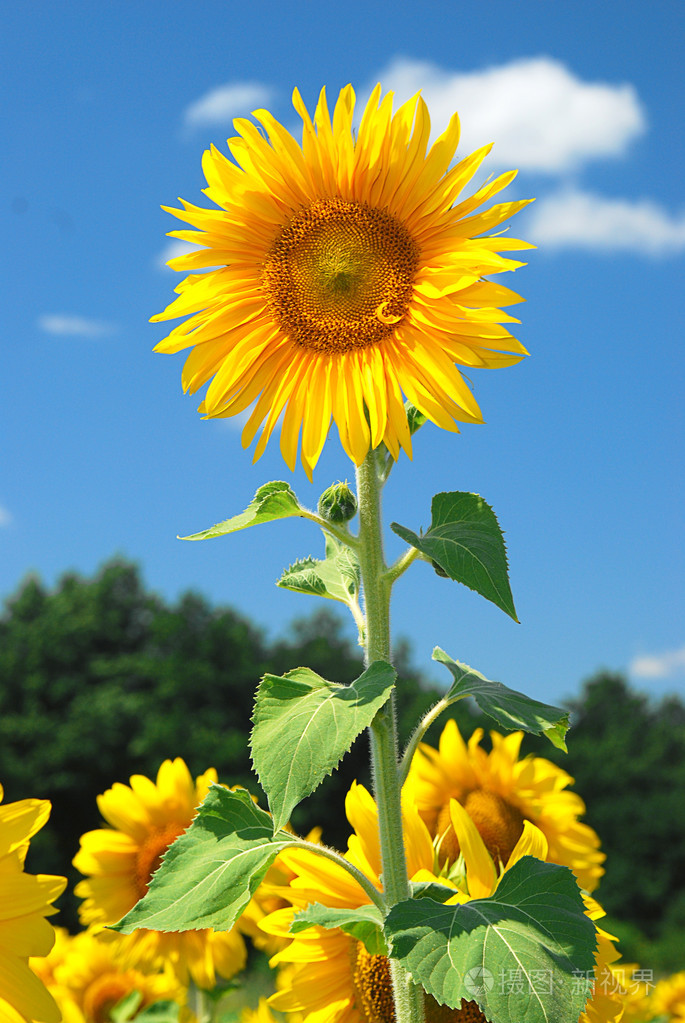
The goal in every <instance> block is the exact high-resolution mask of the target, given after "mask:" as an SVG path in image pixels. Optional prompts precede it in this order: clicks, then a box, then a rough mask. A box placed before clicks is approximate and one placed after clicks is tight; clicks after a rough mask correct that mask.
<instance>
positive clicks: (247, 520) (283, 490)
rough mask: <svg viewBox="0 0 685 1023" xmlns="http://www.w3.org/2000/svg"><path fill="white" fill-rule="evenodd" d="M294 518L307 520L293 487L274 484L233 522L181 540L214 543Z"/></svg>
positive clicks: (262, 492)
mask: <svg viewBox="0 0 685 1023" xmlns="http://www.w3.org/2000/svg"><path fill="white" fill-rule="evenodd" d="M293 515H300V516H303V517H305V518H306V517H307V515H306V513H305V509H304V508H302V507H301V506H300V502H299V501H298V500H297V497H296V496H295V493H294V491H293V490H292V489H291V487H290V486H289V484H287V483H283V482H282V481H281V480H274V481H273V482H272V483H265V484H264V486H263V487H260V488H259V490H258V491H257V493H256V494H255V496H254V497H253V498H252V500H251V501H250V503H249V504H248V506H247V508H246V509H245V511H244V512H241V513H240V515H234V516H233V518H232V519H226V520H225V521H224V522H217V524H216V525H215V526H210V528H209V529H203V530H202V532H200V533H192V534H191V536H182V537H181V540H212V539H213V538H214V537H215V536H225V535H226V533H236V532H237V531H238V530H239V529H247V527H248V526H259V525H260V524H261V523H262V522H272V521H273V520H274V519H287V518H290V517H291V516H293Z"/></svg>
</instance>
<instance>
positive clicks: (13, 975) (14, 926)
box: [0, 785, 67, 1023]
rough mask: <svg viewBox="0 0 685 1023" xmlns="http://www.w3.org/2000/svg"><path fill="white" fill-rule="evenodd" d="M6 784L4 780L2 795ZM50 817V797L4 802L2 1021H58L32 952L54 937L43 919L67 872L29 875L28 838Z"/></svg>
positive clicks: (0, 844) (0, 810)
mask: <svg viewBox="0 0 685 1023" xmlns="http://www.w3.org/2000/svg"><path fill="white" fill-rule="evenodd" d="M2 797H3V789H2V786H1V785H0V800H2ZM49 816H50V803H49V802H48V801H47V800H46V799H20V800H19V801H18V802H16V803H7V804H6V805H5V806H0V1021H2V1023H25V1021H36V1023H58V1021H59V1019H60V1012H59V1009H58V1008H57V1005H56V1003H55V1001H54V999H53V998H52V995H50V994H49V993H48V991H47V989H46V988H45V985H44V984H43V983H42V981H40V980H39V979H38V977H36V976H35V974H34V973H33V972H32V971H31V969H30V967H29V964H28V959H29V956H46V955H47V954H48V953H49V951H50V949H51V948H52V946H53V944H54V941H55V932H54V928H53V927H52V925H51V924H50V923H49V922H48V921H47V920H46V919H45V918H46V917H48V916H51V915H52V914H53V913H56V912H57V910H56V909H55V908H54V907H53V906H52V903H53V902H54V901H55V899H56V898H58V896H60V895H61V894H62V892H63V891H64V889H65V887H66V884H67V880H66V878H65V877H54V876H52V875H51V874H27V873H25V872H24V861H25V859H26V853H27V851H28V847H29V842H30V840H31V839H32V838H33V836H34V835H35V834H36V832H37V831H39V830H40V829H41V828H42V827H43V825H44V824H45V822H46V821H47V819H48V817H49Z"/></svg>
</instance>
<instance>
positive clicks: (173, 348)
mask: <svg viewBox="0 0 685 1023" xmlns="http://www.w3.org/2000/svg"><path fill="white" fill-rule="evenodd" d="M392 103H393V94H392V93H388V94H387V95H386V96H385V97H383V98H381V87H380V85H378V86H377V87H376V88H375V89H374V91H373V93H372V94H371V98H370V99H369V101H368V103H367V105H366V108H365V110H364V112H363V114H362V116H361V120H360V121H359V127H358V128H357V129H356V130H354V129H353V121H354V107H355V94H354V90H353V89H352V87H351V86H349V85H348V86H347V87H346V88H344V89H342V91H341V92H340V95H339V97H338V100H337V102H336V104H335V109H334V111H333V116H332V118H331V115H330V113H329V109H328V105H327V101H326V94H325V91H324V90H322V92H321V95H320V97H319V102H318V104H317V107H316V111H315V113H314V118H313V119H312V118H311V117H310V115H309V113H308V112H307V109H306V107H305V105H304V103H303V101H302V99H301V97H300V94H299V92H298V91H297V90H295V92H294V94H293V104H294V106H295V109H296V111H297V113H298V114H299V115H300V117H301V118H302V122H303V130H302V144H301V145H300V144H299V143H298V142H296V140H295V139H294V138H293V137H292V136H291V135H290V134H289V133H288V132H287V131H286V130H285V128H284V127H283V126H282V125H281V124H279V123H278V121H277V120H276V119H275V118H274V117H273V116H272V115H271V114H270V113H269V112H268V111H266V110H256V111H255V112H254V117H255V118H256V119H257V121H258V122H259V123H260V125H261V126H262V128H263V133H262V131H260V129H259V128H257V127H256V126H255V125H254V124H253V123H252V122H251V121H248V120H246V119H239V120H236V121H234V127H235V130H236V132H237V136H236V137H235V138H231V139H229V140H228V147H229V150H230V153H231V155H232V157H233V159H234V161H235V162H231V161H230V160H228V159H227V158H226V157H225V156H223V155H222V154H221V153H220V152H219V151H218V150H217V149H216V148H214V147H212V148H211V149H210V150H208V151H207V152H205V154H204V158H203V170H204V173H205V177H206V179H207V182H208V186H209V187H208V188H206V189H205V194H206V195H207V196H208V198H209V199H211V200H212V202H214V203H216V205H217V206H218V207H219V208H218V209H203V208H200V207H197V206H194V205H192V204H191V203H188V202H185V201H184V200H181V202H182V203H183V209H182V210H175V209H169V208H168V207H165V209H169V212H170V213H173V214H174V215H175V216H177V217H179V218H180V219H181V220H184V221H186V222H187V223H188V224H191V225H192V226H193V227H194V228H197V229H198V230H197V231H187V230H184V231H174V232H170V233H171V235H172V237H175V238H180V239H182V240H184V241H188V242H191V243H193V244H196V245H201V246H204V248H203V249H201V250H199V251H196V252H192V253H191V254H189V255H186V256H180V257H178V258H176V259H172V260H170V261H169V266H171V267H172V268H173V269H175V270H181V271H194V270H198V269H202V268H204V267H211V268H212V269H209V270H207V271H206V272H205V273H201V274H194V273H191V274H189V276H188V277H186V278H185V280H184V281H182V282H181V284H179V286H178V287H177V288H176V291H177V292H178V293H179V297H178V298H177V299H176V300H175V301H174V302H173V303H172V304H171V305H170V306H169V307H168V308H167V309H166V310H165V311H164V312H163V313H160V314H159V315H157V316H154V317H153V318H152V319H153V321H159V320H165V319H172V318H175V317H178V316H185V315H187V314H191V315H190V318H189V319H187V320H186V321H185V322H183V323H181V324H180V325H178V326H176V327H175V328H174V329H173V330H172V332H171V334H170V335H169V336H168V337H167V338H165V339H164V340H163V341H161V342H160V343H159V344H158V345H157V348H156V351H160V352H166V353H173V352H178V351H181V350H182V349H184V348H189V347H192V349H193V350H192V352H191V353H190V355H189V356H188V358H187V360H186V363H185V367H184V370H183V386H184V388H185V390H187V391H190V392H191V393H192V392H195V391H196V390H197V389H198V388H200V387H201V386H202V385H203V384H205V383H207V381H208V380H210V379H211V378H213V380H212V382H211V384H210V385H209V388H208V389H207V392H206V395H205V398H204V401H203V402H202V404H201V405H200V409H199V411H201V412H203V413H204V414H205V415H206V416H207V417H208V418H216V417H223V416H233V415H236V414H238V413H240V412H243V411H245V410H246V409H247V408H249V407H250V406H251V405H252V404H253V403H254V402H256V404H255V407H254V409H253V411H252V413H251V415H250V417H249V419H248V421H247V424H246V426H245V428H244V430H243V437H242V439H243V446H245V447H247V446H248V445H249V444H251V442H252V440H253V439H254V437H255V435H256V433H257V430H258V429H259V427H260V426H261V424H262V423H264V428H263V430H262V434H261V437H260V440H259V442H258V444H257V447H256V451H255V460H256V459H257V458H259V457H260V456H261V455H262V453H263V451H264V448H265V446H266V443H267V441H268V439H269V437H270V436H271V434H272V432H273V430H274V427H275V426H276V423H277V422H278V420H279V418H280V417H281V414H283V421H282V427H281V451H282V454H283V457H284V459H285V461H286V463H287V464H288V465H289V466H290V468H291V469H294V467H295V462H296V459H297V447H298V437H299V433H300V428H301V429H302V444H301V459H302V464H303V466H304V468H305V471H306V472H307V474H308V475H309V476H310V478H311V472H312V469H313V468H314V466H315V465H316V462H317V460H318V458H319V456H320V454H321V450H322V448H323V445H324V442H325V439H326V436H327V433H328V429H329V426H330V421H331V417H332V418H333V420H334V421H335V422H336V424H337V426H338V431H339V433H340V439H341V442H342V445H343V447H344V449H345V451H346V452H347V454H348V455H349V456H350V458H351V459H352V460H353V461H354V462H355V463H357V464H359V463H360V462H362V461H363V459H364V456H365V455H366V453H367V451H368V450H369V447H372V448H375V447H377V446H378V445H379V444H380V443H381V441H384V442H385V444H386V445H387V447H388V449H389V450H390V452H391V453H392V455H393V457H394V458H397V457H398V455H399V450H400V448H403V449H404V450H405V451H406V452H407V454H409V455H411V440H410V435H409V427H408V424H407V416H406V412H405V409H404V405H403V397H402V395H403V393H404V394H405V395H406V396H407V398H409V400H410V401H411V402H413V404H414V405H415V406H416V407H417V408H418V409H420V410H421V411H422V412H423V413H424V414H425V415H426V416H427V417H428V418H429V419H430V420H431V421H432V422H434V423H436V424H437V425H438V426H441V427H443V428H444V429H447V430H453V431H456V430H457V429H458V427H457V425H456V423H457V422H467V423H480V422H482V416H481V412H480V409H479V408H478V405H477V404H476V401H475V400H474V398H473V396H472V394H471V392H470V391H469V388H468V387H467V386H466V384H465V382H464V379H463V377H462V375H461V373H460V371H459V370H458V369H457V368H456V367H457V366H463V367H467V368H469V369H471V368H474V367H496V366H510V365H512V364H513V363H515V362H518V361H519V360H520V359H521V358H522V356H524V355H526V354H527V352H526V349H525V348H524V347H523V345H522V344H521V343H520V342H519V341H517V340H516V339H515V338H514V337H512V335H511V334H510V333H509V331H508V330H507V329H506V327H504V326H502V324H503V323H508V322H513V323H517V322H518V321H517V320H515V319H514V318H513V317H511V316H510V315H508V314H507V313H505V312H502V311H501V308H500V307H501V306H507V305H511V304H513V303H516V302H519V301H521V299H520V297H519V296H518V295H516V294H515V293H514V292H512V291H510V290H509V289H508V288H505V287H503V286H502V285H500V284H495V283H492V282H490V281H486V280H484V277H485V276H486V275H490V274H496V273H500V272H502V271H504V270H514V269H516V268H517V267H519V266H522V265H523V264H521V263H520V262H517V261H514V260H511V259H509V258H507V257H506V256H503V255H501V253H502V252H507V251H509V250H515V249H525V248H531V247H532V246H530V245H528V244H527V243H526V242H522V241H518V240H517V239H514V238H508V237H504V236H502V235H501V234H495V235H492V236H488V237H479V236H481V235H483V234H484V232H486V231H489V230H491V229H492V228H494V227H498V226H499V225H500V224H501V223H502V222H503V221H505V220H507V219H508V218H509V217H511V216H512V215H513V214H514V213H516V212H517V211H518V210H520V209H521V208H522V207H523V206H525V205H526V202H527V201H529V200H524V201H520V202H507V203H501V204H498V205H495V206H492V207H490V208H489V209H487V210H486V211H484V212H481V213H477V212H475V211H476V210H477V209H478V208H479V207H480V206H482V205H483V203H485V202H487V201H488V200H489V199H490V198H491V197H492V196H493V195H495V194H496V193H498V192H499V191H501V190H502V189H503V188H505V187H506V186H507V185H508V184H509V183H510V181H511V180H512V179H513V177H514V176H515V174H516V172H515V171H511V172H509V173H507V174H503V175H501V176H500V177H498V178H496V179H495V180H494V181H490V182H488V183H486V184H485V185H483V186H482V187H481V188H480V189H479V190H478V191H476V192H475V193H474V195H472V196H471V197H469V198H467V199H463V200H462V201H461V202H458V201H457V200H458V198H459V196H460V193H461V192H462V190H463V189H464V187H465V186H466V185H467V184H468V183H469V182H470V181H471V179H472V178H473V176H474V175H475V174H476V172H477V171H478V168H479V167H480V165H481V163H482V161H483V159H484V158H485V156H486V155H487V154H488V152H489V151H490V149H491V146H484V147H483V148H482V149H479V150H478V151H477V152H475V153H473V154H472V155H471V156H468V157H467V158H466V159H464V160H462V161H461V162H460V163H457V164H456V165H455V166H453V167H450V165H451V164H452V160H453V158H454V154H455V150H456V147H457V143H458V141H459V119H458V117H457V115H456V114H455V115H454V116H453V117H452V118H451V120H450V123H449V125H448V127H447V129H446V130H445V131H444V132H443V134H442V135H440V137H439V138H438V139H437V140H436V141H435V142H434V144H433V145H432V146H431V147H430V149H429V148H428V142H429V137H430V118H429V115H428V110H427V107H426V104H425V103H424V101H423V100H422V99H421V98H420V96H418V95H417V96H414V98H413V99H411V100H409V102H407V103H405V104H403V105H402V106H401V107H400V108H399V110H397V112H396V113H394V114H393V112H392ZM265 420H266V422H264V421H265Z"/></svg>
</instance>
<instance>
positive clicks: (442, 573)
mask: <svg viewBox="0 0 685 1023" xmlns="http://www.w3.org/2000/svg"><path fill="white" fill-rule="evenodd" d="M431 565H432V566H433V568H434V570H435V574H436V575H439V576H440V577H441V578H442V579H449V573H447V572H446V571H445V569H444V568H441V567H440V565H439V564H438V563H437V561H433V559H432V558H431Z"/></svg>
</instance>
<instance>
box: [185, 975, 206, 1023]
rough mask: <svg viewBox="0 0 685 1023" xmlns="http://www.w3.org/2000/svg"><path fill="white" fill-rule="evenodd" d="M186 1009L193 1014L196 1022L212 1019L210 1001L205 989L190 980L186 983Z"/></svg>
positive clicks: (203, 1022) (201, 1022)
mask: <svg viewBox="0 0 685 1023" xmlns="http://www.w3.org/2000/svg"><path fill="white" fill-rule="evenodd" d="M188 1009H189V1010H190V1011H191V1012H192V1013H193V1015H194V1016H195V1018H196V1020H197V1023H210V1021H211V1019H212V1009H211V1002H210V1000H209V998H208V997H207V993H206V991H203V989H202V988H201V987H198V986H197V984H196V983H195V982H194V981H192V980H191V982H190V984H189V985H188Z"/></svg>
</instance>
